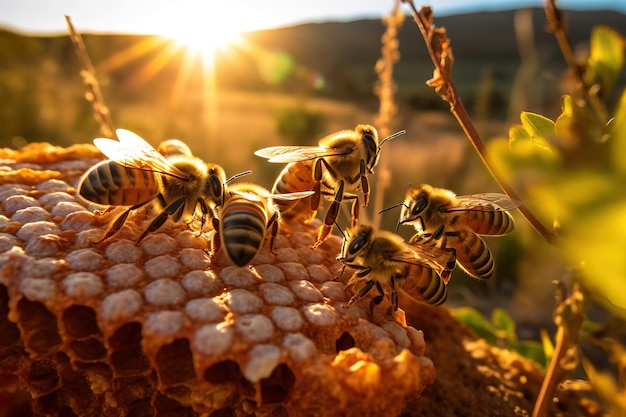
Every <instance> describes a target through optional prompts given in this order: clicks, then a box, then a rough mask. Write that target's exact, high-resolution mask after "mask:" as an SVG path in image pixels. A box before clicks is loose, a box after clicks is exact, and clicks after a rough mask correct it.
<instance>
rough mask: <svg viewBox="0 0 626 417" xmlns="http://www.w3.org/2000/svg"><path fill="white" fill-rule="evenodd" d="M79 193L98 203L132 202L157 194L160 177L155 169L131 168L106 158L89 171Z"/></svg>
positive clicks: (129, 204)
mask: <svg viewBox="0 0 626 417" xmlns="http://www.w3.org/2000/svg"><path fill="white" fill-rule="evenodd" d="M78 194H79V195H80V196H81V197H83V198H84V199H86V200H89V201H91V202H94V203H97V204H103V205H109V206H132V205H135V204H140V203H145V202H148V201H150V200H152V199H153V198H156V196H157V195H158V194H159V180H158V178H157V174H155V173H154V172H152V171H145V170H139V169H133V168H127V167H124V166H122V165H119V164H117V163H116V162H114V161H112V160H106V161H102V162H100V163H98V164H97V165H94V166H93V167H92V168H91V169H89V171H87V172H86V173H85V175H84V176H83V178H82V179H81V182H80V185H79V186H78Z"/></svg>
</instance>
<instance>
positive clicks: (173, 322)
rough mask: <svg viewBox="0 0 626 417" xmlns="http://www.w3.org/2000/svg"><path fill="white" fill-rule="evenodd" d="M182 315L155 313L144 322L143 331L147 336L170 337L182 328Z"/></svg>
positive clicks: (172, 312) (178, 312)
mask: <svg viewBox="0 0 626 417" xmlns="http://www.w3.org/2000/svg"><path fill="white" fill-rule="evenodd" d="M183 320H184V317H183V313H181V312H180V311H157V312H154V313H152V314H150V316H148V320H146V325H145V331H146V333H148V334H156V335H160V336H170V335H173V334H175V333H178V332H179V331H180V329H181V328H182V327H183Z"/></svg>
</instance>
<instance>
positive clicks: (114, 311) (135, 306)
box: [100, 289, 143, 320]
mask: <svg viewBox="0 0 626 417" xmlns="http://www.w3.org/2000/svg"><path fill="white" fill-rule="evenodd" d="M142 305H143V299H142V298H141V294H139V293H138V292H137V291H135V290H133V289H127V290H123V291H120V292H117V293H113V294H110V295H108V296H107V297H106V298H105V299H104V300H103V301H102V306H101V307H100V314H101V315H102V317H103V318H104V319H105V320H123V319H126V318H132V317H134V316H135V315H136V314H137V313H138V312H139V309H140V308H141V307H142Z"/></svg>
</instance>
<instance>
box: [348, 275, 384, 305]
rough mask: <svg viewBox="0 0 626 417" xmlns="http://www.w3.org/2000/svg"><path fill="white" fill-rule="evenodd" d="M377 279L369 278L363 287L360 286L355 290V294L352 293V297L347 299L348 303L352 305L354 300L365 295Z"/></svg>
mask: <svg viewBox="0 0 626 417" xmlns="http://www.w3.org/2000/svg"><path fill="white" fill-rule="evenodd" d="M375 282H377V281H374V280H369V281H367V282H366V283H365V285H364V286H363V288H361V289H360V290H359V292H357V293H356V294H354V295H353V296H352V298H350V301H348V305H352V304H354V303H355V302H357V301H358V300H360V299H361V298H363V297H365V295H366V294H367V293H368V292H370V290H371V289H372V287H373V286H374V283H375Z"/></svg>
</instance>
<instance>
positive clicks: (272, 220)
mask: <svg viewBox="0 0 626 417" xmlns="http://www.w3.org/2000/svg"><path fill="white" fill-rule="evenodd" d="M270 226H271V227H272V234H271V235H270V252H272V253H274V238H276V235H277V234H278V212H274V214H272V217H270V219H269V220H268V221H267V229H269V228H270Z"/></svg>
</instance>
